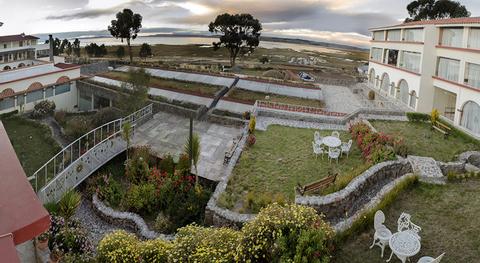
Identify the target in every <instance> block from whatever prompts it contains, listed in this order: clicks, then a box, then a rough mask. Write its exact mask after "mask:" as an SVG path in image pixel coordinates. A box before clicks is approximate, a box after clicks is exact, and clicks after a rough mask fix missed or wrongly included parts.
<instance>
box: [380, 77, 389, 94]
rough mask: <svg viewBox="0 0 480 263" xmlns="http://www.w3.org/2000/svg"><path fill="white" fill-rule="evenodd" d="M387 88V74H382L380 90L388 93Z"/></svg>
mask: <svg viewBox="0 0 480 263" xmlns="http://www.w3.org/2000/svg"><path fill="white" fill-rule="evenodd" d="M389 87H390V77H389V76H388V74H387V73H384V74H383V77H382V85H381V88H382V90H383V91H385V92H388V88H389Z"/></svg>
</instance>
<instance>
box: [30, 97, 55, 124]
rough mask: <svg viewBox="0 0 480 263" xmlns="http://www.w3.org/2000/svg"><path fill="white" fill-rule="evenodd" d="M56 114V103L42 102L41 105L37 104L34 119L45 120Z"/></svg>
mask: <svg viewBox="0 0 480 263" xmlns="http://www.w3.org/2000/svg"><path fill="white" fill-rule="evenodd" d="M54 112H55V102H53V101H48V100H44V101H40V102H39V103H37V104H35V106H34V107H33V111H32V118H34V119H40V118H44V117H46V116H48V115H53V113H54Z"/></svg>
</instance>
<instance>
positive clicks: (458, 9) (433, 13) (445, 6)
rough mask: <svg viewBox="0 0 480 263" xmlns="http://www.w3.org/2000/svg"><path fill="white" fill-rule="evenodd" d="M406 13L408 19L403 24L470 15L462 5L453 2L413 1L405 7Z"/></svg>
mask: <svg viewBox="0 0 480 263" xmlns="http://www.w3.org/2000/svg"><path fill="white" fill-rule="evenodd" d="M407 11H408V14H409V15H410V17H408V18H406V19H405V22H410V21H419V20H431V19H442V18H455V17H469V16H470V15H471V14H470V12H469V11H468V10H467V8H466V7H465V6H464V5H462V4H460V2H457V1H453V0H415V1H413V2H411V3H410V4H408V5H407Z"/></svg>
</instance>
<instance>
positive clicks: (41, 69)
mask: <svg viewBox="0 0 480 263" xmlns="http://www.w3.org/2000/svg"><path fill="white" fill-rule="evenodd" d="M58 65H59V66H58ZM78 67H79V66H78V65H68V64H64V63H59V64H56V65H54V64H53V63H43V64H39V65H35V66H30V67H24V68H17V69H13V70H6V71H1V72H0V84H4V83H8V82H12V81H17V80H22V79H26V78H31V77H35V76H40V75H47V74H52V73H56V72H62V71H66V70H70V69H75V68H78Z"/></svg>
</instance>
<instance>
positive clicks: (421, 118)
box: [407, 112, 430, 122]
mask: <svg viewBox="0 0 480 263" xmlns="http://www.w3.org/2000/svg"><path fill="white" fill-rule="evenodd" d="M407 119H408V121H411V122H427V121H429V120H430V115H428V114H425V113H420V112H407Z"/></svg>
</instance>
